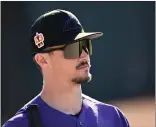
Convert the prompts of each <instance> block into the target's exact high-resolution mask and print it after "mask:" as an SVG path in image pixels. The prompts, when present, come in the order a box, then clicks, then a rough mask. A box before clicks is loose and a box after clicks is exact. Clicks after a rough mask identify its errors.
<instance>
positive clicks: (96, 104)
mask: <svg viewBox="0 0 156 127" xmlns="http://www.w3.org/2000/svg"><path fill="white" fill-rule="evenodd" d="M82 97H83V100H84V102H85V103H86V104H87V106H88V107H89V108H91V109H92V110H93V111H96V112H98V114H99V116H102V117H103V118H104V117H107V118H108V117H109V118H111V119H112V120H113V121H118V122H120V124H121V125H122V126H123V127H129V123H128V120H127V118H126V116H125V114H124V113H123V112H122V111H121V110H120V109H119V108H118V107H116V106H113V105H111V104H106V103H103V102H100V101H98V100H96V99H94V98H91V97H89V96H87V95H84V94H83V95H82Z"/></svg>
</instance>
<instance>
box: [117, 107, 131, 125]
mask: <svg viewBox="0 0 156 127" xmlns="http://www.w3.org/2000/svg"><path fill="white" fill-rule="evenodd" d="M116 111H117V113H118V116H119V119H120V121H121V124H122V127H130V125H129V122H128V120H127V118H126V116H125V114H124V113H123V112H121V110H120V109H118V108H116Z"/></svg>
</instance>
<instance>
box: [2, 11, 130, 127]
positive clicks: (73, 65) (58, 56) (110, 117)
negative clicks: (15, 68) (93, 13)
mask: <svg viewBox="0 0 156 127" xmlns="http://www.w3.org/2000/svg"><path fill="white" fill-rule="evenodd" d="M102 35H103V33H101V32H85V31H84V29H83V27H82V25H81V23H80V22H79V20H78V19H77V18H76V16H75V15H73V14H72V13H71V12H69V11H66V10H61V9H57V10H53V11H50V12H48V13H45V14H43V15H42V16H40V17H39V18H38V19H37V20H36V21H35V22H34V24H33V25H32V27H31V45H32V55H33V59H34V61H35V63H36V64H37V66H38V67H39V69H40V71H41V73H42V76H43V88H42V90H41V92H40V93H39V94H38V95H37V96H36V97H35V98H34V99H32V100H31V101H30V102H28V103H27V104H25V105H24V106H23V107H22V108H21V109H20V110H18V111H17V113H16V114H15V115H14V116H13V117H12V118H11V119H9V120H8V121H6V122H5V124H4V125H3V127H129V124H128V121H127V119H126V117H125V116H124V114H123V113H122V112H121V111H120V110H119V109H118V108H117V107H115V106H112V105H108V104H105V103H102V102H99V101H97V100H95V99H93V98H91V97H89V96H87V95H84V94H83V93H82V90H81V84H84V83H87V82H89V81H90V80H91V77H92V75H91V74H90V67H91V65H90V56H91V55H92V40H93V39H95V38H98V37H100V36H102Z"/></svg>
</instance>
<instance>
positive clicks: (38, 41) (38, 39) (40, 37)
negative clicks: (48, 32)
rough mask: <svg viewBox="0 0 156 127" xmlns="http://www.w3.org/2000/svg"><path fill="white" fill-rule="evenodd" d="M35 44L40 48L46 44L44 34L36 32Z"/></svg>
mask: <svg viewBox="0 0 156 127" xmlns="http://www.w3.org/2000/svg"><path fill="white" fill-rule="evenodd" d="M34 41H35V45H36V46H37V47H38V48H42V47H43V46H44V36H43V34H42V33H38V32H37V33H36V36H35V37H34Z"/></svg>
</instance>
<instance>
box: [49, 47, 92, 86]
mask: <svg viewBox="0 0 156 127" xmlns="http://www.w3.org/2000/svg"><path fill="white" fill-rule="evenodd" d="M48 64H49V66H48V70H49V71H48V73H49V75H55V76H57V77H58V78H59V77H60V79H67V80H69V81H72V82H73V83H75V84H82V83H86V82H88V81H90V80H91V74H90V57H89V55H88V54H87V53H86V52H85V51H84V50H83V51H82V53H81V55H80V57H79V58H74V59H66V58H64V51H62V50H56V51H53V52H52V53H49V58H48Z"/></svg>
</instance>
